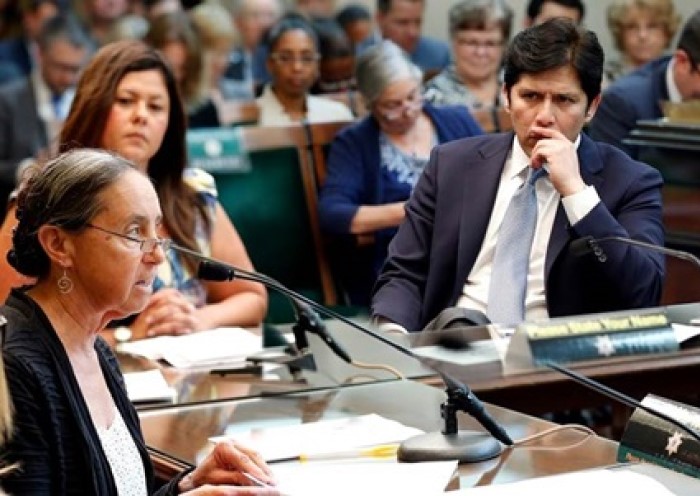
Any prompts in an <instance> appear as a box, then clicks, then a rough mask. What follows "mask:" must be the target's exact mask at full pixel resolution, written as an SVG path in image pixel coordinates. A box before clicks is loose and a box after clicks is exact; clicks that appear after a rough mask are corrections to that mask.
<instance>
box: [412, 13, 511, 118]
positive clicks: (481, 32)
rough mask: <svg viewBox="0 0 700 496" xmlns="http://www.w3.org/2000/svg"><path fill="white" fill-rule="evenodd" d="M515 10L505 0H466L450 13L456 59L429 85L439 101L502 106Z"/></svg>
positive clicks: (472, 106) (428, 90)
mask: <svg viewBox="0 0 700 496" xmlns="http://www.w3.org/2000/svg"><path fill="white" fill-rule="evenodd" d="M512 23H513V11H512V10H511V9H510V7H508V5H507V4H506V3H505V1H504V0H465V1H463V2H460V3H458V4H455V5H454V6H453V7H452V8H451V9H450V13H449V25H450V38H451V40H452V60H453V61H454V63H453V64H452V65H450V66H449V67H447V68H446V69H444V70H443V71H442V72H441V73H440V74H438V75H437V76H436V77H434V78H433V79H431V80H430V81H429V82H428V84H427V85H426V90H425V98H426V99H427V100H428V101H430V102H432V103H434V104H436V105H444V104H459V105H466V106H467V107H469V108H470V109H472V110H474V109H482V108H492V107H500V106H501V104H502V102H501V99H502V97H503V94H502V92H501V85H502V81H501V64H502V62H503V53H504V51H505V47H506V45H507V44H508V40H509V39H510V30H511V26H512Z"/></svg>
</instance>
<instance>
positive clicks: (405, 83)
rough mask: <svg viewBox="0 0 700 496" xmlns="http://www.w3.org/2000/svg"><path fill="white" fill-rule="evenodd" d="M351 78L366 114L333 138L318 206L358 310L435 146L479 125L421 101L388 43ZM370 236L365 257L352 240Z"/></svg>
mask: <svg viewBox="0 0 700 496" xmlns="http://www.w3.org/2000/svg"><path fill="white" fill-rule="evenodd" d="M355 78H356V80H357V88H358V90H359V91H360V93H361V94H362V97H363V98H364V100H365V104H366V105H367V108H368V109H369V111H370V114H369V115H368V116H367V117H365V118H364V119H362V120H360V121H359V122H357V123H355V124H353V125H352V126H350V127H348V128H346V129H344V130H343V131H342V132H341V133H339V135H338V136H337V137H336V139H335V140H334V141H333V144H332V146H331V150H330V155H329V157H328V175H327V178H326V181H325V183H324V185H323V188H322V190H321V197H320V204H319V209H320V218H321V227H322V228H323V229H324V231H325V232H326V233H329V234H331V235H337V236H338V237H339V241H340V245H339V246H340V247H344V248H349V249H348V250H341V249H340V248H339V249H338V250H334V252H335V253H342V257H343V259H344V261H343V263H342V264H339V269H341V272H342V274H341V278H342V279H343V283H344V285H345V289H346V291H347V292H348V295H349V297H350V299H351V301H352V302H353V303H355V304H360V305H362V304H366V303H368V302H369V291H370V288H371V285H372V284H373V282H374V279H375V278H376V275H377V273H378V271H379V268H380V266H381V264H382V262H383V261H384V259H385V258H386V250H387V245H388V244H389V241H390V240H391V238H392V237H393V235H394V233H395V231H396V227H397V226H398V225H399V224H400V223H401V221H402V220H403V217H404V210H403V204H404V202H405V201H406V200H407V199H408V197H409V196H410V194H411V191H412V190H413V186H414V185H415V184H416V181H417V180H418V177H419V176H420V174H421V172H422V171H423V167H424V166H425V164H426V163H427V161H428V156H429V155H430V151H431V150H432V148H433V146H435V145H437V144H440V143H445V142H447V141H451V140H454V139H458V138H463V137H466V136H474V135H478V134H481V128H480V127H479V125H478V124H477V123H476V122H475V121H474V119H473V118H472V117H471V115H470V114H469V111H468V110H467V109H466V107H464V106H461V107H458V106H454V107H450V106H447V107H442V108H436V107H433V106H432V105H430V104H427V103H425V102H424V101H423V98H422V96H421V95H422V90H423V88H422V83H421V81H422V73H421V71H420V69H419V68H418V67H416V66H415V65H414V64H413V63H412V62H411V61H410V60H408V58H407V57H406V56H405V55H404V53H403V51H402V50H401V48H399V47H398V46H397V45H396V44H394V43H393V42H391V41H388V40H387V41H383V42H381V43H379V44H377V45H375V46H374V47H372V48H370V49H369V50H367V51H365V52H364V53H363V54H362V55H361V56H360V57H359V58H358V60H357V66H356V69H355ZM368 234H371V235H373V236H374V244H373V245H372V248H371V253H370V254H369V256H367V255H368V254H367V252H366V251H365V252H364V253H361V251H360V250H357V249H355V246H354V239H355V237H356V235H368Z"/></svg>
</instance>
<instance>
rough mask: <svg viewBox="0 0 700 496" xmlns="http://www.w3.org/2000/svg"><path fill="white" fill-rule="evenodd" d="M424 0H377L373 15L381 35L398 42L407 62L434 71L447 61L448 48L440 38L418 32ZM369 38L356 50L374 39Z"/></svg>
mask: <svg viewBox="0 0 700 496" xmlns="http://www.w3.org/2000/svg"><path fill="white" fill-rule="evenodd" d="M424 8H425V2H424V0H377V10H376V12H375V18H376V22H377V27H378V28H379V31H380V33H381V35H382V38H384V39H388V40H391V41H393V42H394V43H396V44H397V45H399V46H400V47H401V48H402V49H403V50H404V52H406V54H408V56H409V58H410V59H411V62H413V63H414V64H416V65H417V66H418V67H420V69H421V70H422V71H423V72H425V73H427V74H428V75H430V74H437V73H438V72H440V71H441V70H442V69H444V68H445V67H447V66H448V64H449V63H450V49H449V47H448V46H447V43H445V42H444V41H441V40H436V39H433V38H429V37H427V36H422V35H421V28H422V26H423V10H424ZM376 42H377V39H376V38H374V37H373V38H371V39H369V40H368V41H367V43H365V44H363V45H361V46H360V47H359V48H358V50H359V51H360V52H362V51H364V49H366V48H368V47H369V46H371V45H372V44H374V43H376Z"/></svg>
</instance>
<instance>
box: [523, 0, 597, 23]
mask: <svg viewBox="0 0 700 496" xmlns="http://www.w3.org/2000/svg"><path fill="white" fill-rule="evenodd" d="M545 2H552V3H556V4H559V5H561V6H562V7H567V8H570V9H576V10H578V13H579V21H582V20H583V16H584V15H586V6H585V5H584V4H583V2H582V1H581V0H530V3H528V4H527V16H528V17H529V18H530V19H534V18H535V17H537V16H538V15H540V12H542V5H544V4H545Z"/></svg>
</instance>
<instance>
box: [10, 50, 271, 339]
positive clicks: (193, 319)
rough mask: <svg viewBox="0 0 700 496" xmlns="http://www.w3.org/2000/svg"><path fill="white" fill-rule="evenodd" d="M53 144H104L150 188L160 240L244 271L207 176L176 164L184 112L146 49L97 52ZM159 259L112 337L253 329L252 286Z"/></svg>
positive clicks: (258, 305) (185, 261)
mask: <svg viewBox="0 0 700 496" xmlns="http://www.w3.org/2000/svg"><path fill="white" fill-rule="evenodd" d="M106 81H108V82H109V84H105V82H106ZM60 141H61V144H62V147H63V150H69V149H72V148H76V147H93V148H105V149H107V150H110V151H113V152H117V153H119V154H120V155H122V156H124V157H126V158H128V159H129V160H131V161H132V162H134V163H135V164H136V165H137V167H138V169H139V170H140V171H141V172H143V173H144V174H148V176H149V177H150V178H151V180H152V181H153V183H154V185H155V188H156V191H157V192H158V197H159V199H160V203H161V206H162V209H163V221H162V228H161V231H162V234H163V235H164V236H166V237H168V238H172V239H173V241H174V242H175V243H177V244H178V245H180V246H184V247H187V248H189V249H191V250H194V251H197V252H200V253H202V254H204V255H207V256H213V257H215V258H217V259H220V260H223V261H225V262H226V263H230V264H232V265H235V266H237V267H241V268H244V269H249V270H250V269H252V264H251V262H250V259H249V258H248V254H247V253H246V250H245V247H244V246H243V243H242V241H241V239H240V237H239V236H238V233H237V232H236V230H235V228H234V227H233V225H232V224H231V221H230V219H229V218H228V216H227V215H226V213H225V212H224V210H223V208H222V207H221V205H219V203H218V201H217V200H216V187H215V184H214V181H213V178H212V177H211V176H209V175H208V174H206V173H204V172H203V171H201V170H198V169H189V168H188V169H186V168H185V165H186V164H185V161H186V150H185V117H184V111H183V109H182V106H181V103H180V99H179V97H178V91H177V86H176V83H175V80H174V78H173V76H172V73H171V72H170V69H169V67H168V65H167V63H166V62H165V61H164V60H163V59H162V57H161V56H160V55H159V54H158V53H157V52H156V51H154V50H153V49H151V48H149V47H148V46H146V45H144V44H143V43H141V42H137V41H123V42H118V43H114V44H111V45H107V46H105V47H104V48H103V49H102V50H100V51H99V52H98V53H97V54H96V55H95V57H94V58H93V60H92V61H91V62H90V64H89V65H88V66H87V68H86V69H85V72H84V73H83V76H82V77H81V79H80V82H79V83H78V87H77V91H76V97H75V100H74V102H73V107H72V108H71V113H70V114H69V116H68V118H67V119H66V123H65V125H64V127H63V130H62V132H61V140H60ZM2 258H4V257H2ZM166 260H167V263H165V264H162V265H161V266H160V267H159V269H158V276H157V277H156V279H155V282H154V289H155V290H156V291H157V292H156V293H155V294H154V295H153V296H152V297H151V298H150V301H149V303H148V305H147V306H146V309H145V310H144V311H143V312H141V314H139V316H138V317H137V318H136V319H135V320H134V322H133V323H131V324H130V325H129V328H130V330H129V331H128V332H126V333H125V332H120V333H118V336H119V337H122V338H125V339H128V337H129V334H131V338H133V339H138V338H142V337H145V336H151V335H158V334H181V333H187V332H192V331H197V330H200V329H211V328H214V327H220V326H234V325H241V326H253V325H257V324H259V323H260V322H261V321H262V320H263V318H264V316H265V312H266V307H267V298H266V292H265V289H264V288H263V287H262V286H261V285H259V284H256V283H251V282H247V281H238V280H237V281H233V282H224V283H221V282H219V283H210V282H205V281H201V280H199V279H197V277H196V268H197V261H196V260H194V259H192V258H191V257H185V256H183V255H180V254H178V253H176V252H174V251H172V250H171V251H169V252H168V253H167V254H166ZM120 331H124V329H122V330H120ZM108 337H109V336H108Z"/></svg>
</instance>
